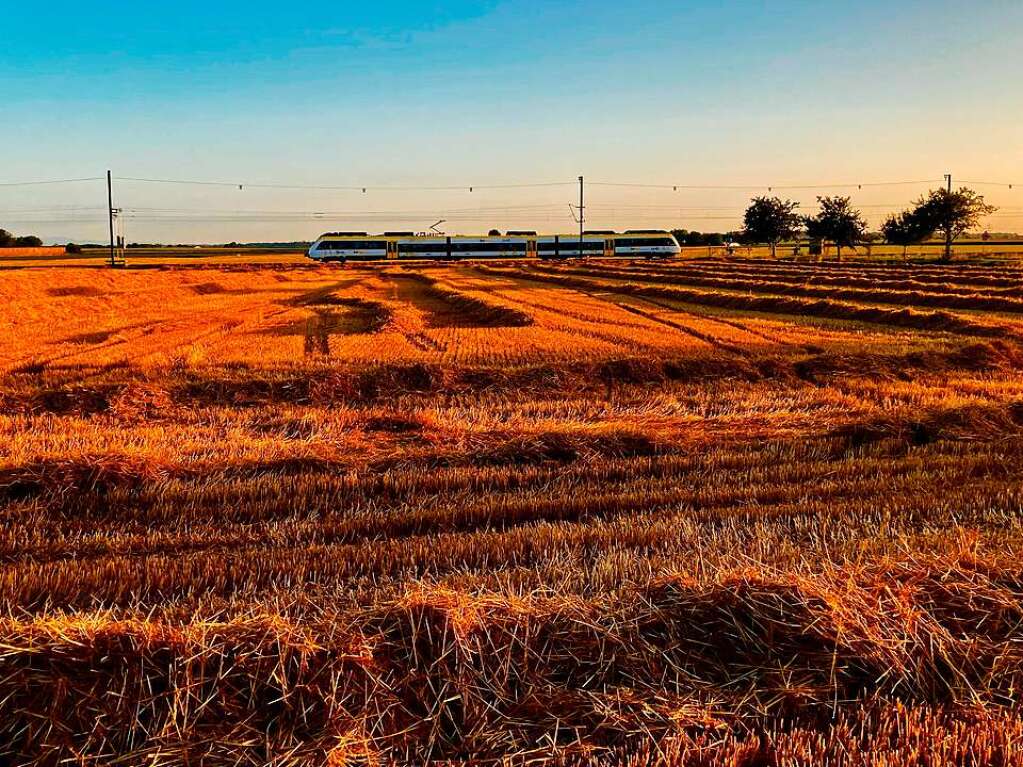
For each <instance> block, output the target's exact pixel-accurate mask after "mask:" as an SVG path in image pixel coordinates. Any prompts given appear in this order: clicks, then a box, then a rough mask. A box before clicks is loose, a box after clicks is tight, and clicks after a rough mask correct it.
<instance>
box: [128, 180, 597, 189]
mask: <svg viewBox="0 0 1023 767" xmlns="http://www.w3.org/2000/svg"><path fill="white" fill-rule="evenodd" d="M114 180H115V181H131V182H136V183H143V184H183V185H191V186H219V187H233V188H236V189H239V190H244V189H247V188H248V189H304V190H327V191H341V192H371V191H372V192H464V191H466V190H468V191H470V192H471V191H473V190H474V189H533V188H538V187H555V186H574V185H575V184H576V183H578V182H576V181H543V182H534V183H520V184H460V185H458V186H387V185H376V184H355V185H347V186H336V185H333V184H251V183H248V182H246V181H195V180H189V179H173V178H136V177H132V176H115V177H114Z"/></svg>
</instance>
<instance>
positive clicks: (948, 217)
mask: <svg viewBox="0 0 1023 767" xmlns="http://www.w3.org/2000/svg"><path fill="white" fill-rule="evenodd" d="M996 210H998V208H996V207H995V206H994V205H988V204H987V203H986V202H984V196H983V195H980V194H977V193H976V192H974V191H973V190H972V189H968V188H967V187H965V186H964V187H960V188H959V189H958V191H955V192H952V191H949V190H948V189H933V190H931V192H929V193H928V194H927V195H926V196H924V197H921V198H920V199H919V200H917V201H916V206H915V207H914V208H913V211H912V214H913V215H914V216H916V217H918V218H919V221H920V224H921V225H922V226H924V227H926V228H927V229H928V236H929V235H930V234H933V233H935V232H941V234H942V236H943V238H944V240H945V258H946V259H948V258H949V257H950V256H951V254H952V243H953V242H954V241H955V240H956V238H958V237H959V236H961V235H962V234H963V233H964V232H966V231H968V230H970V229H972V228H973V227H975V226H977V224H979V223H980V220H981V219H982V218H983V217H984V216H989V215H991V214H992V213H994V212H995V211H996Z"/></svg>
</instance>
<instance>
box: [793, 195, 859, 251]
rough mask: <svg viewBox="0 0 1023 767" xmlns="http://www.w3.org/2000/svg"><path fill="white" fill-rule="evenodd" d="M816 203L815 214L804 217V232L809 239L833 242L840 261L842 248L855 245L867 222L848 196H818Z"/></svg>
mask: <svg viewBox="0 0 1023 767" xmlns="http://www.w3.org/2000/svg"><path fill="white" fill-rule="evenodd" d="M817 204H818V205H819V206H820V210H819V211H817V215H815V216H808V217H807V218H806V219H804V221H805V223H806V233H807V235H809V237H810V239H811V240H820V241H822V242H833V243H834V244H835V248H836V250H837V251H838V260H839V261H841V260H842V248H844V247H849V248H855V247H856V243H857V242H859V241H860V240H861V239H862V238H863V235H864V233H865V232H866V231H867V222H866V221H864V220H863V217H862V216H861V215H860V212H859V211H858V210H856V209H855V208H853V206H852V201H851V199H850V198H848V197H818V198H817Z"/></svg>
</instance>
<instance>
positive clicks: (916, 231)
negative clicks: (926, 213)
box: [881, 210, 934, 258]
mask: <svg viewBox="0 0 1023 767" xmlns="http://www.w3.org/2000/svg"><path fill="white" fill-rule="evenodd" d="M881 234H883V235H884V239H885V242H887V243H890V244H891V245H901V246H902V257H903V258H906V250H907V248H909V246H910V245H916V244H917V243H920V242H923V241H924V240H926V239H927V238H928V237H930V236H931V235H932V234H934V230H933V229H931V228H929V227H928V224H927V222H926V221H924V220H923V219H922V217H921V216H919V215H918V214H917V211H916V210H904V211H902V212H901V213H899V214H897V215H896V214H893V215H891V216H888V218H886V219H885V221H884V223H883V224H881Z"/></svg>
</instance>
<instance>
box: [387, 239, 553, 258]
mask: <svg viewBox="0 0 1023 767" xmlns="http://www.w3.org/2000/svg"><path fill="white" fill-rule="evenodd" d="M534 245H535V240H534V239H533V238H531V237H526V236H519V237H497V236H493V237H491V236H487V237H463V236H456V237H447V236H444V237H441V236H429V237H407V238H403V239H400V240H398V241H397V243H396V249H397V258H399V259H413V258H430V259H434V258H441V259H469V258H531V257H533V256H534V255H535V248H534Z"/></svg>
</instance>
